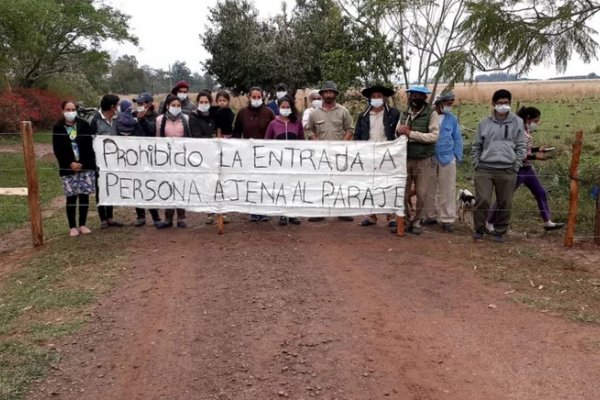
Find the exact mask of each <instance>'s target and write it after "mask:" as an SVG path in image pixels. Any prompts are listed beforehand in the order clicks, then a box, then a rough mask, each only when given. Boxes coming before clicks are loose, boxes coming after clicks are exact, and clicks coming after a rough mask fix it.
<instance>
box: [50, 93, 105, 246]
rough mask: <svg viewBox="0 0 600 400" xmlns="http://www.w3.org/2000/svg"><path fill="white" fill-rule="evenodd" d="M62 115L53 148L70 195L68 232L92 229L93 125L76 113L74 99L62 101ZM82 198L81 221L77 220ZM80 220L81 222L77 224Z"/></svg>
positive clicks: (94, 187) (75, 232)
mask: <svg viewBox="0 0 600 400" xmlns="http://www.w3.org/2000/svg"><path fill="white" fill-rule="evenodd" d="M61 107H62V111H63V118H62V119H61V120H60V121H59V122H58V123H57V124H56V125H55V126H54V128H53V129H52V149H53V150H54V155H55V156H56V160H57V161H58V168H59V175H60V177H61V180H62V184H63V191H64V193H65V196H66V198H67V220H68V221H69V235H70V236H79V235H80V234H84V235H85V234H88V233H91V231H90V229H89V228H88V227H87V226H86V221H87V215H88V209H89V202H90V194H93V193H94V192H95V189H96V160H95V155H94V148H93V145H92V143H93V136H92V134H93V133H92V130H91V128H90V125H89V124H88V123H87V121H85V120H84V119H81V118H78V117H77V111H76V110H77V108H76V105H75V102H74V101H71V100H66V101H64V102H63V103H62V106H61ZM77 200H79V221H76V213H77ZM77 222H79V223H78V224H77Z"/></svg>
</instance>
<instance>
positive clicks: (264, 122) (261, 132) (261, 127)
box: [233, 86, 275, 139]
mask: <svg viewBox="0 0 600 400" xmlns="http://www.w3.org/2000/svg"><path fill="white" fill-rule="evenodd" d="M248 103H249V104H248V106H247V107H244V108H242V109H241V110H239V111H238V113H237V116H236V118H235V123H234V125H233V137H234V138H241V139H264V138H265V133H266V132H267V127H268V126H269V124H270V123H271V121H273V119H275V114H274V113H273V111H271V109H270V108H268V107H266V106H265V104H264V101H263V94H262V89H261V88H259V87H256V86H255V87H252V88H250V90H249V91H248Z"/></svg>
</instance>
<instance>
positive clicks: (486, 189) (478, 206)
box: [473, 167, 517, 235]
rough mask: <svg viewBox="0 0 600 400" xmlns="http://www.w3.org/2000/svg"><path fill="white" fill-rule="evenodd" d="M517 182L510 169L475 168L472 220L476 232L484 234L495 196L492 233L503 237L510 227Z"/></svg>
mask: <svg viewBox="0 0 600 400" xmlns="http://www.w3.org/2000/svg"><path fill="white" fill-rule="evenodd" d="M516 182H517V172H516V171H515V170H514V169H512V168H507V169H488V168H481V167H479V168H477V170H476V171H475V208H474V210H473V220H474V222H475V231H476V232H481V233H483V232H485V221H486V218H487V214H488V211H489V209H490V206H491V205H492V196H493V194H494V193H495V194H496V204H497V205H498V209H497V211H496V223H495V224H494V231H495V232H496V233H497V234H499V235H504V234H506V232H507V231H508V227H509V225H510V216H511V211H512V200H513V194H514V191H515V183H516Z"/></svg>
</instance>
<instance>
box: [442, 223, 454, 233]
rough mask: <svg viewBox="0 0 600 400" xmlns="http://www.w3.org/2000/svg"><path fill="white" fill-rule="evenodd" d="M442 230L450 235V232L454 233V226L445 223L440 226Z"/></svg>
mask: <svg viewBox="0 0 600 400" xmlns="http://www.w3.org/2000/svg"><path fill="white" fill-rule="evenodd" d="M442 230H443V231H444V232H448V233H452V232H454V224H451V223H449V222H446V223H444V224H442Z"/></svg>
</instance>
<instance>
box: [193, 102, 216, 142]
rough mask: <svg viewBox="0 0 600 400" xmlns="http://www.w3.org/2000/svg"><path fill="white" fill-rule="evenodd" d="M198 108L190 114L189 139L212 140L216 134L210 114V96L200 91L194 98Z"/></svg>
mask: <svg viewBox="0 0 600 400" xmlns="http://www.w3.org/2000/svg"><path fill="white" fill-rule="evenodd" d="M196 102H197V103H198V107H197V108H196V110H194V112H192V113H191V114H190V137H193V138H203V139H212V138H214V137H215V135H216V133H217V129H216V125H215V121H214V118H213V114H211V112H210V111H211V105H212V94H211V93H210V92H209V91H205V90H202V91H200V92H199V93H198V96H197V97H196Z"/></svg>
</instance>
